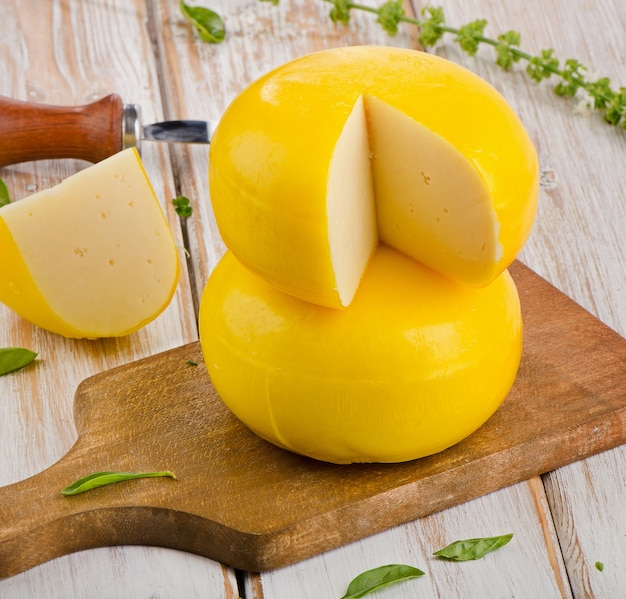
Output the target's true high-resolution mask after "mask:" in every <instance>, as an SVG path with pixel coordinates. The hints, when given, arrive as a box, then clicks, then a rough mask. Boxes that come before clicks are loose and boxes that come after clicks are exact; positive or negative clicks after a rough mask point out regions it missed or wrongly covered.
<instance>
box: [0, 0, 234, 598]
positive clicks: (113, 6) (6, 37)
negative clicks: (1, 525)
mask: <svg viewBox="0 0 626 599" xmlns="http://www.w3.org/2000/svg"><path fill="white" fill-rule="evenodd" d="M145 4H146V3H145V2H144V1H143V0H132V1H130V2H129V1H126V0H124V1H122V0H102V1H101V0H97V1H93V0H85V1H82V0H80V1H75V0H70V1H66V0H62V1H61V0H42V1H39V2H29V1H28V0H9V1H6V2H2V3H1V6H0V32H1V33H2V39H3V43H2V44H1V45H0V60H1V62H2V65H3V68H2V72H1V73H0V94H2V95H5V96H9V97H13V98H18V99H22V100H30V101H35V102H44V103H50V104H63V105H74V104H84V103H87V102H91V101H93V100H95V99H97V98H100V97H102V96H104V95H106V94H108V93H111V92H117V93H119V94H120V95H121V96H122V99H123V100H124V101H126V102H137V103H139V104H140V105H141V106H142V109H143V113H144V118H145V120H146V121H147V122H150V121H153V120H160V119H161V118H162V106H161V103H160V96H159V82H158V77H157V64H156V61H155V58H154V55H153V51H152V43H151V38H150V32H149V29H148V28H146V24H147V17H148V15H147V13H146V9H145ZM143 159H144V163H145V165H146V168H147V171H148V173H149V175H150V177H151V179H152V182H153V184H154V187H155V191H156V193H157V196H158V197H159V198H160V199H161V200H162V205H163V207H164V209H166V210H167V213H168V218H169V220H170V223H171V225H172V228H173V230H174V234H175V236H176V238H177V243H178V244H179V245H181V247H182V245H183V241H182V237H181V232H180V228H179V227H178V217H177V216H176V215H175V213H174V211H173V210H172V208H171V205H170V203H169V199H170V198H172V197H174V196H175V195H176V193H175V186H174V181H173V179H172V177H171V166H170V160H169V153H168V151H167V147H163V146H157V145H154V144H145V147H144V151H143ZM85 166H87V163H85V162H82V161H72V160H58V161H54V160H50V161H44V162H38V163H23V164H20V165H14V166H11V167H6V168H2V169H0V177H1V178H2V179H3V180H4V181H5V182H6V183H7V185H8V187H9V190H10V192H11V195H12V198H13V199H14V200H19V199H20V198H22V197H24V196H26V195H29V194H30V193H32V192H33V191H36V190H37V189H42V188H45V187H49V186H51V185H54V184H55V183H57V182H59V181H60V180H61V179H63V178H65V177H67V176H69V175H70V174H72V173H74V172H76V171H77V170H78V169H81V168H84V167H85ZM195 338H196V323H195V316H194V312H193V302H192V300H191V295H190V285H189V281H188V279H187V277H186V274H184V275H183V277H182V280H181V285H180V288H179V290H178V292H177V294H176V297H175V298H174V300H173V302H172V304H171V305H170V307H169V308H168V309H167V310H166V312H165V313H164V314H162V315H161V316H160V317H159V318H158V319H157V320H156V321H155V322H153V323H151V324H150V325H149V326H147V327H146V328H144V329H142V330H141V331H140V332H138V333H136V334H134V335H131V336H129V337H125V338H120V339H111V340H104V341H96V342H87V341H73V340H65V339H61V338H59V337H57V336H54V335H51V334H48V333H46V332H45V331H42V330H40V329H37V328H35V327H32V326H30V325H29V324H28V323H26V322H24V321H22V320H20V319H18V318H17V317H16V316H15V315H14V314H12V313H11V312H9V311H8V310H7V309H6V308H5V307H4V306H0V347H5V346H9V345H19V346H25V347H31V348H33V349H35V350H36V351H38V352H39V354H40V355H39V359H38V361H37V363H36V365H33V367H31V368H29V369H26V370H24V371H22V372H19V373H15V374H14V375H11V376H9V377H0V439H1V440H2V442H1V444H0V485H7V484H9V483H14V482H16V481H18V480H20V479H22V478H26V477H27V476H30V475H34V474H35V473H37V472H39V471H41V470H43V469H44V468H46V467H47V466H49V465H50V464H52V463H54V462H55V461H56V460H57V459H59V458H60V457H61V456H62V455H64V454H65V453H66V451H67V450H68V449H69V448H70V447H71V446H72V444H73V443H74V441H75V439H76V431H75V429H74V425H73V418H72V398H73V394H74V391H75V389H76V386H77V385H78V383H79V382H80V381H81V380H83V379H84V378H86V377H87V376H90V375H92V374H94V373H96V372H100V371H102V370H105V369H107V368H111V367H113V366H116V365H119V364H123V363H126V362H129V361H132V360H136V359H138V358H141V357H144V356H147V355H149V354H150V353H153V352H158V351H163V350H166V349H169V348H171V347H175V346H178V345H180V344H182V343H186V342H189V341H193V340H194V339H195ZM111 580H115V581H116V584H120V585H122V586H123V588H124V589H125V597H145V596H147V595H152V594H156V593H159V592H163V593H164V594H165V595H169V596H175V595H177V594H178V593H179V592H180V593H181V594H183V595H185V596H188V597H200V596H202V597H204V596H206V593H207V592H208V593H209V594H212V595H213V596H215V597H229V598H230V597H237V596H238V592H237V585H236V581H235V577H234V574H233V572H232V571H229V570H226V569H224V568H223V567H222V566H220V565H219V564H215V563H212V562H208V561H206V560H201V559H198V558H197V557H195V556H190V555H187V554H182V553H177V552H172V551H169V550H162V549H157V548H115V549H109V548H104V549H99V550H98V551H96V552H87V553H81V554H75V555H72V556H69V557H66V558H61V559H60V560H58V561H57V562H53V563H50V564H47V565H46V566H44V567H42V568H37V569H35V570H31V571H29V572H26V573H24V574H22V575H20V576H16V577H14V578H12V579H9V580H6V581H2V582H0V596H2V597H9V598H12V597H20V599H22V598H26V597H43V596H45V597H58V598H61V597H73V596H74V597H76V596H92V595H93V587H94V585H96V586H97V587H98V588H99V589H100V590H101V591H102V592H99V593H98V594H99V596H107V592H114V591H107V590H106V588H107V585H108V584H109V583H110V581H111ZM118 590H119V589H118Z"/></svg>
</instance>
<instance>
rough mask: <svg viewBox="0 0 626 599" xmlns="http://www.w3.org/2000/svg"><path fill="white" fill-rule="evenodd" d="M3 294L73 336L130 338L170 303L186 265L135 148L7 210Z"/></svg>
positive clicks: (1, 228)
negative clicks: (182, 267)
mask: <svg viewBox="0 0 626 599" xmlns="http://www.w3.org/2000/svg"><path fill="white" fill-rule="evenodd" d="M0 248H2V253H3V256H5V255H7V256H9V259H8V260H4V259H3V262H2V265H1V266H0V300H1V301H2V302H3V303H6V304H7V305H8V306H9V307H11V308H12V309H13V310H15V311H16V312H17V313H19V314H20V315H21V316H22V317H24V318H25V319H27V320H29V321H30V322H32V323H34V324H36V325H38V326H40V327H42V328H45V329H48V330H51V331H53V332H56V333H59V334H61V335H65V336H68V337H87V338H95V337H109V336H119V335H125V334H128V333H130V332H132V331H134V330H136V329H138V328H140V327H141V326H143V325H145V324H147V323H148V322H149V321H150V320H152V319H153V318H155V317H156V316H157V315H158V314H159V313H160V312H161V311H162V310H163V309H165V307H166V306H167V305H168V304H169V302H170V300H171V298H172V296H173V294H174V291H175V288H176V284H177V282H178V276H179V261H178V254H177V250H176V247H175V245H174V240H173V238H172V235H171V232H170V230H169V227H168V224H167V222H166V220H165V217H164V214H163V211H162V209H161V207H160V205H159V203H158V200H157V198H156V197H155V195H154V191H153V189H152V186H151V184H150V182H149V180H148V178H147V175H146V173H145V171H144V169H143V166H142V164H141V161H140V159H139V155H138V154H137V152H136V151H135V150H134V149H130V150H125V151H123V152H120V153H118V154H116V155H114V156H112V157H110V158H108V159H106V160H104V161H102V162H100V163H98V164H95V165H93V166H91V167H89V168H87V169H85V170H83V171H80V172H78V173H76V174H75V175H73V176H72V177H69V178H68V179H66V180H65V181H63V182H62V183H60V184H59V185H57V186H56V187H53V188H51V189H48V190H44V191H42V192H39V193H37V194H34V195H32V196H30V197H28V198H25V199H23V200H21V201H18V202H14V203H13V204H9V205H8V206H5V207H3V208H2V209H1V210H0Z"/></svg>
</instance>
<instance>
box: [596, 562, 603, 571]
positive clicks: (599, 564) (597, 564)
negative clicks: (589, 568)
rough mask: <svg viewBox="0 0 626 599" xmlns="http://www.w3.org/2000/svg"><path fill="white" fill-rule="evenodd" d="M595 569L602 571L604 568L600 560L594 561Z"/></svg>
mask: <svg viewBox="0 0 626 599" xmlns="http://www.w3.org/2000/svg"><path fill="white" fill-rule="evenodd" d="M596 570H598V571H599V572H602V571H603V570H604V564H603V563H602V562H596Z"/></svg>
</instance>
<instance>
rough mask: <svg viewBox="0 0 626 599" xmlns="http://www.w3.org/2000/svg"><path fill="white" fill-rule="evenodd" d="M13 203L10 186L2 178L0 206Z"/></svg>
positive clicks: (0, 180) (0, 182)
mask: <svg viewBox="0 0 626 599" xmlns="http://www.w3.org/2000/svg"><path fill="white" fill-rule="evenodd" d="M10 203H11V196H9V188H8V187H7V184H6V183H5V182H4V181H3V180H2V179H0V208H2V206H6V205H7V204H10Z"/></svg>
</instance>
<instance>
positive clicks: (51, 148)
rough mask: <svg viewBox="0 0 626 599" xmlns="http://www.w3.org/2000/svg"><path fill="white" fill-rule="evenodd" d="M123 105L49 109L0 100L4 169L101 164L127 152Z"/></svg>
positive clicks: (109, 101)
mask: <svg viewBox="0 0 626 599" xmlns="http://www.w3.org/2000/svg"><path fill="white" fill-rule="evenodd" d="M122 118H123V104H122V99H121V98H120V96H118V95H117V94H110V95H108V96H106V97H104V98H102V99H100V100H98V101H96V102H92V103H91V104H85V105H83V106H49V105H46V104H35V103H32V102H23V101H21V100H13V99H11V98H6V97H4V96H0V167H2V166H7V165H9V164H17V163H19V162H26V161H29V160H45V159H50V158H77V159H81V160H87V161H89V162H99V161H100V160H103V159H104V158H106V157H107V156H111V155H112V154H115V153H116V152H119V151H120V150H121V149H122Z"/></svg>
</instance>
